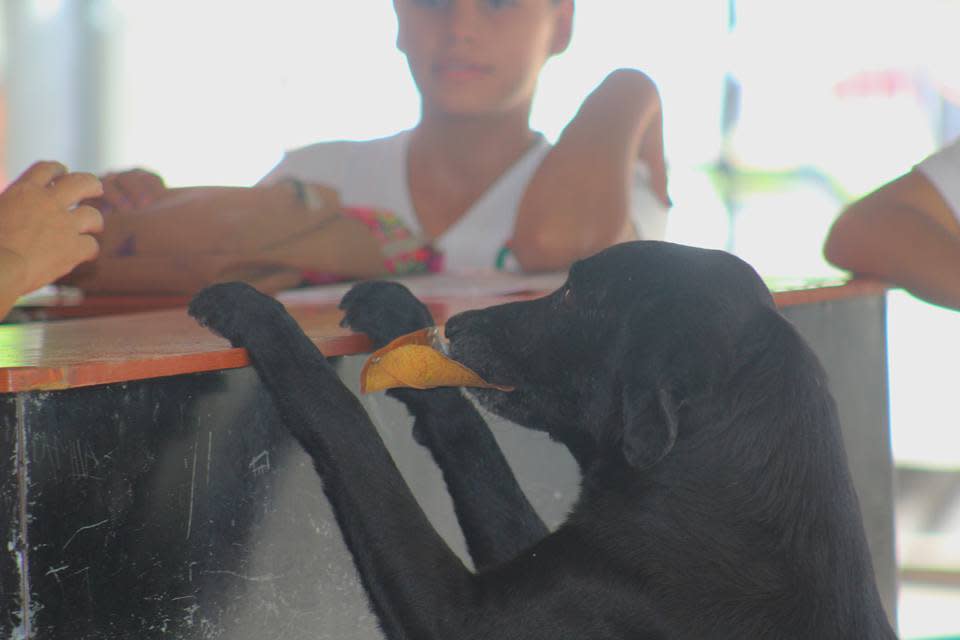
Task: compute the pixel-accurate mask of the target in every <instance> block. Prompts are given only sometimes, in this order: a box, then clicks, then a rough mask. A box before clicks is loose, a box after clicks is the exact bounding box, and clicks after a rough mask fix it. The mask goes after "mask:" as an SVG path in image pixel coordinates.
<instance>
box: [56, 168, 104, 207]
mask: <svg viewBox="0 0 960 640" xmlns="http://www.w3.org/2000/svg"><path fill="white" fill-rule="evenodd" d="M50 190H51V191H52V192H53V194H54V197H56V198H57V201H58V202H60V204H62V205H64V206H67V207H70V206H73V205H75V204H76V203H78V202H80V201H81V200H88V199H90V198H98V197H100V196H101V195H103V185H102V184H101V183H100V179H99V178H97V177H96V176H95V175H93V174H91V173H68V174H66V175H63V176H60V177H58V178H56V179H55V180H54V181H53V183H52V184H51V185H50Z"/></svg>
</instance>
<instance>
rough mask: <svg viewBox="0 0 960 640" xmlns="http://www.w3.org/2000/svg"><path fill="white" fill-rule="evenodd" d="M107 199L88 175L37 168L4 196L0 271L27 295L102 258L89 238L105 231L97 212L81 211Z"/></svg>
mask: <svg viewBox="0 0 960 640" xmlns="http://www.w3.org/2000/svg"><path fill="white" fill-rule="evenodd" d="M102 193H103V189H102V186H101V184H100V181H99V180H98V179H97V177H96V176H94V175H91V174H88V173H68V172H67V169H66V167H64V166H63V165H62V164H60V163H59V162H38V163H36V164H34V165H33V166H31V167H30V168H29V169H27V170H26V171H25V172H24V173H23V175H21V176H20V177H19V178H17V179H16V180H15V181H14V182H13V183H11V184H10V186H9V187H8V188H7V189H6V190H5V191H4V192H3V193H0V269H2V270H3V271H4V274H3V275H4V280H3V282H5V283H7V286H9V287H13V288H14V289H15V291H13V292H4V293H7V294H9V293H14V294H15V295H18V296H19V295H22V294H24V293H26V292H28V291H32V290H34V289H37V288H39V287H41V286H43V285H45V284H48V283H49V282H52V281H54V280H56V279H57V278H60V277H61V276H63V275H66V274H67V273H69V272H70V271H71V270H72V269H73V268H74V267H75V266H76V265H77V264H79V263H81V262H85V261H87V260H92V259H94V258H96V257H97V254H98V253H99V250H100V246H99V243H98V242H97V240H96V239H95V238H94V237H93V236H92V235H90V234H91V233H98V232H100V231H101V230H102V229H103V216H101V215H100V212H99V211H97V210H96V209H95V208H93V207H91V206H86V205H78V203H79V202H80V201H82V200H88V199H91V198H97V197H99V196H100V195H101V194H102Z"/></svg>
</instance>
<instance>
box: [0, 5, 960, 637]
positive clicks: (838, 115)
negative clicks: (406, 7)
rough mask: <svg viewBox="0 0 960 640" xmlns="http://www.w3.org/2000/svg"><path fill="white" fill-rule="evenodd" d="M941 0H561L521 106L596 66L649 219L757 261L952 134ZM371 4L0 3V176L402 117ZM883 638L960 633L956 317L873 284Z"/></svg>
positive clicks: (402, 76) (567, 93)
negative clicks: (885, 521) (531, 92)
mask: <svg viewBox="0 0 960 640" xmlns="http://www.w3.org/2000/svg"><path fill="white" fill-rule="evenodd" d="M958 25H960V0H841V1H837V0H806V1H805V2H800V3H798V2H786V1H784V0H581V1H580V2H579V3H578V5H577V18H576V23H575V34H574V40H573V44H572V46H571V47H570V49H569V50H568V51H567V52H566V53H565V54H563V55H562V56H560V57H558V58H556V59H554V60H552V61H551V62H550V63H549V66H548V68H547V70H546V71H545V73H544V75H543V79H542V82H541V87H540V93H539V96H538V100H537V103H536V104H535V107H534V113H533V126H534V127H535V128H537V129H540V130H541V131H543V132H544V133H545V134H546V135H547V136H548V137H549V138H555V137H556V136H557V135H558V134H559V133H560V131H561V130H562V128H563V126H564V125H565V123H566V122H567V121H568V120H569V119H570V118H571V117H572V116H573V114H574V112H575V110H576V108H577V107H578V105H579V103H580V101H581V100H582V99H583V98H584V96H585V95H586V94H587V93H589V91H590V90H591V89H592V88H593V87H594V86H595V85H596V84H597V83H598V82H600V80H601V79H602V78H603V77H604V76H605V75H606V73H608V72H609V71H611V70H612V69H614V68H617V67H636V68H639V69H642V70H644V71H646V72H647V73H648V74H649V75H650V76H651V77H652V78H653V79H654V80H655V81H656V82H657V84H658V86H659V87H660V90H661V93H662V97H663V103H664V110H665V116H664V123H665V139H666V154H667V159H668V162H669V165H670V192H671V196H672V198H673V200H674V203H675V206H674V208H673V210H672V212H671V214H670V226H669V231H668V237H669V239H671V240H674V241H676V242H682V243H687V244H694V245H699V246H707V247H716V248H724V249H727V250H730V251H733V252H735V253H737V254H738V255H740V256H741V257H743V258H745V259H746V260H748V261H749V262H751V263H752V264H753V265H754V266H756V267H757V268H758V270H759V271H760V272H761V273H762V274H763V275H764V276H766V277H768V278H770V279H771V280H772V281H774V282H776V281H777V280H778V279H781V278H783V279H786V280H788V281H793V280H794V279H817V280H832V279H837V278H841V277H843V276H844V274H842V273H840V272H838V271H836V270H834V269H832V268H831V267H830V266H829V265H828V264H827V263H826V262H825V261H824V260H823V258H822V256H821V251H820V249H821V244H822V242H823V239H824V237H825V234H826V231H827V229H828V227H829V225H830V223H831V221H832V220H833V218H834V217H835V216H836V215H837V213H838V212H839V210H840V208H841V207H842V206H843V204H844V203H845V202H847V201H848V200H850V199H852V198H855V197H858V196H860V195H863V194H864V193H866V192H868V191H870V190H872V189H873V188H875V187H877V186H879V185H880V184H882V183H884V182H886V181H888V180H890V179H892V178H895V177H896V176H898V175H900V174H902V173H904V172H906V171H908V170H909V169H910V168H911V167H912V166H913V165H914V164H915V163H917V162H919V161H920V160H922V159H923V158H924V157H925V156H926V155H927V154H929V153H931V152H932V151H933V150H935V149H936V148H937V147H939V146H940V145H941V144H943V143H945V142H947V141H949V140H951V139H953V138H954V137H956V136H957V135H960V55H958V48H957V44H956V43H957V36H956V30H957V27H958ZM395 37H396V22H395V19H394V16H393V12H392V10H391V3H390V2H389V1H388V0H348V1H345V2H344V1H335V0H317V1H314V2H303V1H298V0H269V2H267V1H266V0H166V1H165V2H145V1H143V0H0V186H2V185H4V184H5V183H6V182H7V181H9V180H10V179H12V178H13V177H15V176H16V175H17V174H19V172H20V171H22V170H23V169H25V168H26V167H27V166H28V165H29V164H30V163H31V162H33V161H35V160H37V159H41V158H49V159H59V160H62V161H65V162H66V163H67V164H68V165H69V166H70V167H71V168H72V169H76V170H88V171H93V172H96V173H103V172H105V171H109V170H114V169H121V168H129V167H133V166H141V167H146V168H149V169H152V170H154V171H157V172H158V173H160V175H162V176H164V177H165V178H166V180H167V182H168V184H170V185H172V186H186V185H198V184H225V185H249V184H252V183H253V182H255V181H256V180H257V179H258V178H259V177H260V176H262V175H263V174H265V173H266V172H267V171H268V170H269V169H270V168H271V167H272V166H273V165H274V164H275V163H276V162H277V161H278V160H279V159H280V157H281V155H282V153H283V151H284V150H285V149H289V148H293V147H297V146H300V145H304V144H308V143H311V142H315V141H319V140H327V139H335V138H371V137H378V136H382V135H386V134H390V133H393V132H395V131H397V130H399V129H403V128H407V127H410V126H412V125H413V124H414V123H415V122H416V119H417V115H418V108H419V104H418V101H417V97H416V93H415V90H414V88H413V85H412V82H411V79H410V76H409V73H408V71H407V68H406V64H405V62H404V60H403V58H402V56H401V55H400V54H399V53H398V52H397V50H396V49H395V47H394V40H395ZM888 331H889V359H890V389H891V395H890V398H891V399H890V403H891V406H890V409H891V422H892V425H891V426H892V429H893V446H894V457H895V460H896V462H897V466H898V474H897V480H898V504H897V518H898V520H897V527H898V547H899V550H898V553H899V563H900V567H901V575H902V589H901V598H900V625H901V631H902V633H903V637H904V638H920V637H929V636H934V635H945V634H960V616H957V615H956V614H955V611H956V610H957V609H958V608H960V428H958V427H960V418H958V416H957V409H956V407H955V403H954V402H953V400H954V398H955V397H956V396H955V395H954V394H955V393H956V389H955V386H956V385H955V383H954V380H953V375H954V374H952V373H951V372H952V371H953V370H954V369H955V368H956V367H957V363H958V361H960V340H958V338H957V336H958V335H960V314H957V313H956V312H951V311H945V310H943V309H939V308H937V307H933V306H931V305H928V304H925V303H922V302H919V301H917V300H915V299H913V298H911V297H909V296H907V295H906V294H903V293H902V292H899V291H893V292H891V293H890V296H889V311H888Z"/></svg>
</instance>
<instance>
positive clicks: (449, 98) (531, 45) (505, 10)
mask: <svg viewBox="0 0 960 640" xmlns="http://www.w3.org/2000/svg"><path fill="white" fill-rule="evenodd" d="M394 7H395V8H396V11H397V18H398V22H399V27H400V30H399V34H398V37H397V46H398V47H399V48H400V50H401V51H403V52H404V53H405V54H406V56H407V61H408V63H409V65H410V70H411V72H412V73H413V77H414V80H415V81H416V83H417V87H418V88H419V90H420V94H421V96H422V98H423V101H424V108H425V110H426V109H431V110H432V111H433V112H441V113H447V114H455V115H487V114H495V113H500V112H505V111H509V110H512V109H517V108H526V109H529V106H530V102H531V101H532V99H533V92H534V90H535V89H536V84H537V77H538V76H539V74H540V70H541V69H542V68H543V65H544V63H545V62H546V61H547V58H549V57H550V56H551V55H553V54H556V53H559V52H561V51H563V50H564V49H565V48H566V46H567V43H568V41H569V38H570V30H571V23H572V19H573V0H394Z"/></svg>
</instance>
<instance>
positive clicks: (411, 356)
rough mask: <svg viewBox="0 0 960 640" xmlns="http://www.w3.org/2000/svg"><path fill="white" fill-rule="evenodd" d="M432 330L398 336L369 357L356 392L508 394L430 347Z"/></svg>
mask: <svg viewBox="0 0 960 640" xmlns="http://www.w3.org/2000/svg"><path fill="white" fill-rule="evenodd" d="M438 339H439V336H438V331H437V329H436V328H435V327H429V328H427V329H421V330H420V331H415V332H413V333H409V334H407V335H404V336H400V337H399V338H397V339H396V340H394V341H393V342H391V343H390V344H388V345H387V346H385V347H383V348H382V349H378V350H377V351H375V352H374V353H372V354H371V355H370V357H369V358H368V359H367V361H366V363H364V365H363V370H362V371H361V372H360V392H361V393H372V392H374V391H381V390H383V389H392V388H395V387H411V388H413V389H432V388H434V387H484V388H492V389H500V390H501V391H510V390H512V387H504V386H501V385H495V384H490V383H488V382H486V381H485V380H484V379H483V378H481V377H480V376H479V375H477V374H476V373H475V372H474V371H472V370H470V369H469V368H467V367H465V366H463V365H462V364H460V363H459V362H457V361H455V360H451V359H450V358H448V357H447V356H446V355H444V354H443V353H442V352H440V351H439V350H437V349H436V348H434V347H433V345H434V344H436V342H437V341H438Z"/></svg>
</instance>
